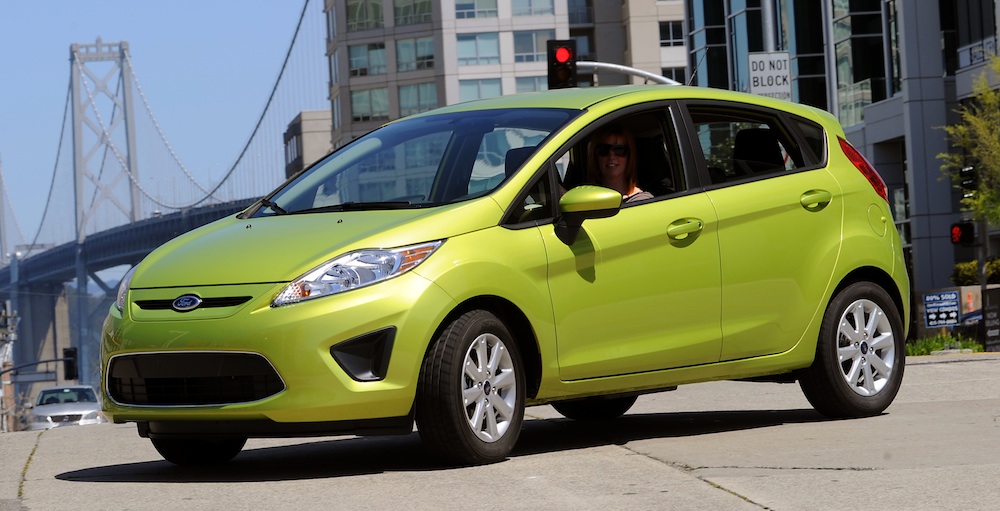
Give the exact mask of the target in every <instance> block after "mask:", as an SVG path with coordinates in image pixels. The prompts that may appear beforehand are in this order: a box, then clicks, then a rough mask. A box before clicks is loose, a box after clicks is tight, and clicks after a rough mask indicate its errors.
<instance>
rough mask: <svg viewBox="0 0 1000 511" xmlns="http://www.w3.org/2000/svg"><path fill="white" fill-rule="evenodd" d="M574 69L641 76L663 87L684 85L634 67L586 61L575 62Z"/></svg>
mask: <svg viewBox="0 0 1000 511" xmlns="http://www.w3.org/2000/svg"><path fill="white" fill-rule="evenodd" d="M576 67H577V68H578V69H593V70H595V71H613V72H616V73H622V74H626V75H633V76H641V77H642V78H645V79H647V80H650V81H654V82H656V83H662V84H665V85H684V84H682V83H681V82H678V81H677V80H671V79H670V78H667V77H666V76H662V75H658V74H655V73H650V72H649V71H643V70H642V69H636V68H634V67H629V66H623V65H620V64H609V63H607V62H591V61H586V60H581V61H577V63H576Z"/></svg>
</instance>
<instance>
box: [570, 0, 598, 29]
mask: <svg viewBox="0 0 1000 511" xmlns="http://www.w3.org/2000/svg"><path fill="white" fill-rule="evenodd" d="M567 9H568V10H569V13H568V14H569V24H570V25H589V24H591V23H593V22H594V8H593V7H591V6H590V5H589V2H588V0H569V2H567Z"/></svg>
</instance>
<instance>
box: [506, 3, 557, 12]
mask: <svg viewBox="0 0 1000 511" xmlns="http://www.w3.org/2000/svg"><path fill="white" fill-rule="evenodd" d="M511 9H512V14H513V15H514V16H541V15H544V14H555V10H554V9H553V8H552V0H514V2H513V3H512V4H511Z"/></svg>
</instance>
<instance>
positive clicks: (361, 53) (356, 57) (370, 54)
mask: <svg viewBox="0 0 1000 511" xmlns="http://www.w3.org/2000/svg"><path fill="white" fill-rule="evenodd" d="M348 52H349V53H350V59H351V62H350V70H351V76H368V75H384V74H385V43H372V44H357V45H354V46H351V47H350V48H348Z"/></svg>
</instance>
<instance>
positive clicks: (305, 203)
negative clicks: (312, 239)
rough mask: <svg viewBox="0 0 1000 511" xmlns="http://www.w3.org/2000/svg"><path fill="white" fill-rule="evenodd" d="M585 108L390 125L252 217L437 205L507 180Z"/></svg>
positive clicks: (519, 111) (288, 187) (273, 196)
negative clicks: (537, 149) (550, 137)
mask: <svg viewBox="0 0 1000 511" xmlns="http://www.w3.org/2000/svg"><path fill="white" fill-rule="evenodd" d="M578 114H579V111H576V110H560V109H540V108H530V109H528V108H524V109H504V110H477V111H471V112H459V113H450V114H441V115H432V116H421V117H415V118H410V119H403V120H401V121H398V122H395V123H391V124H389V125H387V126H384V127H382V128H380V129H378V130H375V131H373V132H371V133H369V134H367V135H365V136H363V137H361V138H359V139H357V140H355V141H354V142H352V143H350V144H349V145H347V146H344V147H343V148H341V149H340V150H338V151H337V152H335V153H333V154H332V155H330V156H328V157H327V158H326V159H324V160H323V161H321V162H319V163H317V164H316V165H314V166H313V167H311V168H310V169H308V170H307V171H305V172H303V173H302V174H300V175H299V176H298V177H296V178H295V179H294V180H292V181H290V182H288V183H286V184H285V185H284V186H283V188H281V189H279V190H278V191H277V192H275V193H273V194H271V195H270V196H269V197H267V198H265V199H263V200H262V201H261V203H260V206H259V207H258V208H257V211H256V212H255V213H254V215H253V216H270V215H280V214H287V213H303V212H316V211H343V210H347V209H391V208H417V207H428V206H437V205H441V204H448V203H453V202H458V201H462V200H467V199H470V198H473V197H480V196H483V195H486V194H488V193H489V192H490V191H492V190H494V189H495V188H496V187H497V186H499V185H500V183H502V182H503V181H504V180H505V179H506V178H507V177H509V176H510V175H511V174H512V173H513V172H514V171H516V170H517V169H518V168H520V166H521V164H522V163H524V161H525V160H526V159H527V158H528V156H530V155H531V154H532V153H533V152H534V150H535V148H536V147H537V146H538V145H539V144H540V143H541V142H542V141H543V140H545V138H546V137H548V136H549V135H550V134H551V133H553V132H554V131H556V130H558V129H559V128H560V127H562V126H563V125H565V124H566V123H567V122H569V120H570V119H572V118H573V117H574V116H575V115H578Z"/></svg>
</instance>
